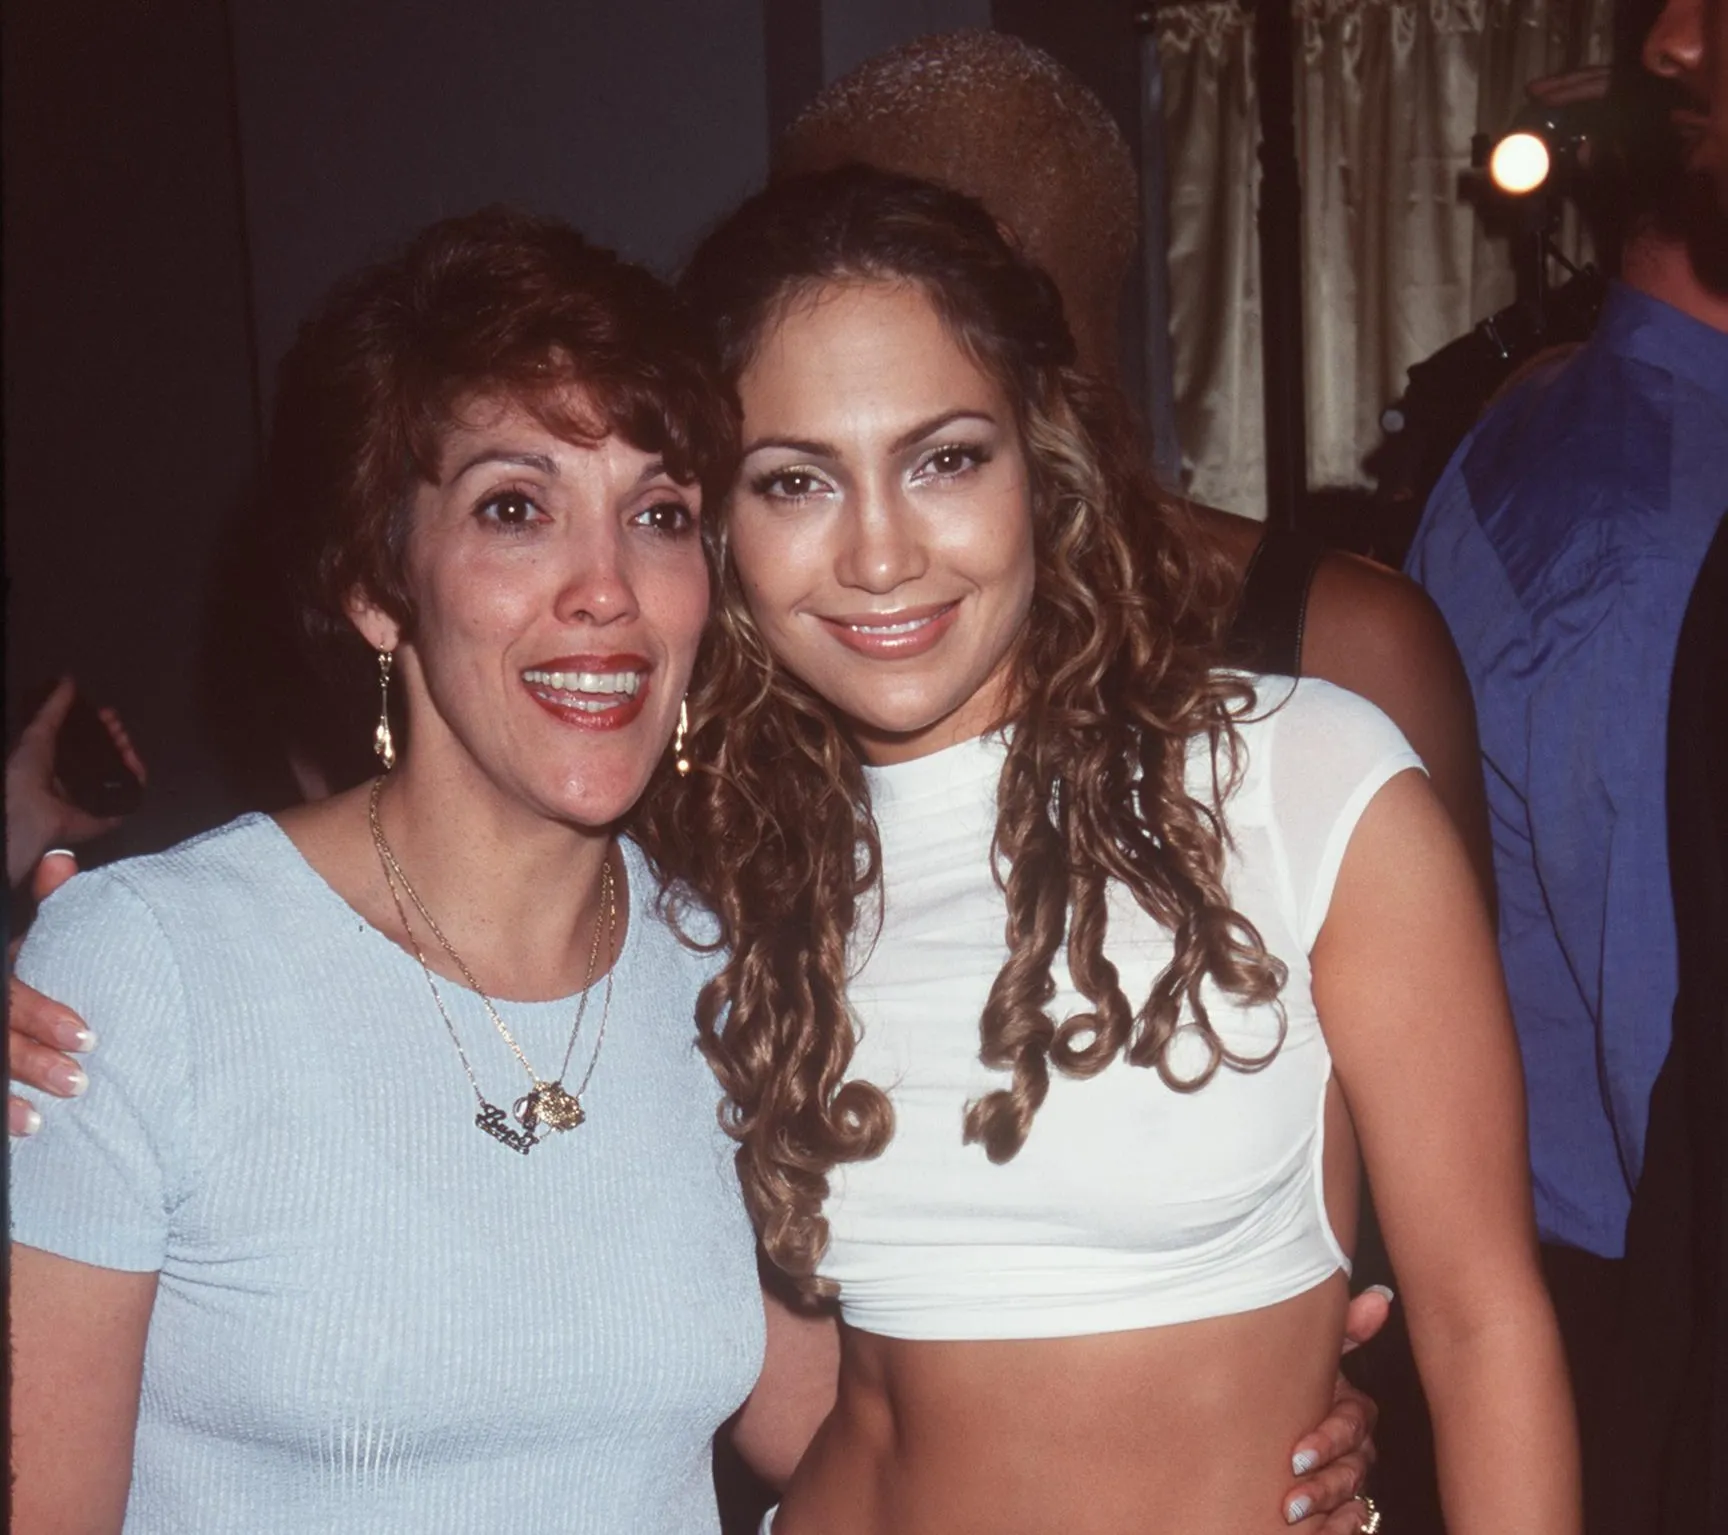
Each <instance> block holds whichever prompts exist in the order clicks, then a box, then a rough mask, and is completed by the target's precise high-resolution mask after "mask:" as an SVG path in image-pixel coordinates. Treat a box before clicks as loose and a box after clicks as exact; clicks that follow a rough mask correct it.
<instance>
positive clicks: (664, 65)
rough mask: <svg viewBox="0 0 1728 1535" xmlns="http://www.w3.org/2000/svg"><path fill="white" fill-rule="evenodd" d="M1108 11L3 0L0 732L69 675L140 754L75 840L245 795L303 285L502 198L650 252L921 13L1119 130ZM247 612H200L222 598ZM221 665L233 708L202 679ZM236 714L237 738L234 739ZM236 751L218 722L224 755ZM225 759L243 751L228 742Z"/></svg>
mask: <svg viewBox="0 0 1728 1535" xmlns="http://www.w3.org/2000/svg"><path fill="white" fill-rule="evenodd" d="M1133 11H1134V8H1133V7H1132V6H1130V5H1127V4H1124V3H1122V0H1064V3H1059V4H1058V3H1048V0H998V3H996V4H994V5H993V4H991V3H990V0H436V3H429V0H419V3H414V0H295V3H293V4H284V3H282V0H226V3H224V0H176V3H175V4H173V5H171V6H154V5H146V4H144V3H142V0H124V3H123V0H10V3H9V4H8V5H7V10H6V26H5V31H4V36H3V45H4V58H3V80H0V84H3V88H4V96H3V111H4V123H3V126H4V156H5V159H4V174H5V179H4V188H5V210H4V211H5V223H4V263H5V264H4V271H5V348H6V379H5V397H4V410H5V443H6V457H5V492H6V509H7V510H6V556H7V575H8V595H9V598H10V601H9V605H8V614H7V619H8V647H7V660H6V680H7V726H8V739H9V740H10V739H12V738H14V737H15V736H16V733H17V730H18V729H19V727H20V726H21V724H22V719H21V718H20V710H21V707H22V705H23V704H24V703H25V702H26V701H27V692H28V690H29V689H30V688H31V687H32V686H33V685H35V684H38V683H40V682H42V681H44V680H46V679H48V678H51V677H53V676H55V675H58V674H59V673H61V672H66V671H70V672H73V673H75V674H76V675H77V676H78V677H79V679H80V681H81V683H82V684H83V686H84V688H85V690H86V692H87V693H88V694H89V695H90V696H91V697H92V698H93V699H95V700H96V701H97V702H103V703H111V704H114V705H115V706H117V707H118V708H119V709H120V710H121V711H122V713H123V715H124V716H125V718H126V720H127V722H128V724H129V725H130V726H131V727H132V730H133V734H134V737H135V739H136V740H137V742H138V745H139V747H140V749H141V751H142V752H143V754H144V756H145V758H146V759H147V761H148V762H149V765H150V768H151V782H150V787H149V793H148V798H147V802H146V807H145V809H144V810H143V811H141V812H140V813H139V814H138V815H137V816H135V817H134V818H133V819H132V821H131V822H129V823H128V825H127V826H126V827H125V828H124V829H123V830H122V831H121V832H119V833H117V834H115V836H113V837H111V838H109V839H107V843H106V845H104V846H101V847H97V848H92V849H91V850H90V851H91V852H92V853H93V854H95V855H96V856H98V857H102V856H107V857H112V856H116V855H118V854H120V853H128V852H135V851H143V850H146V849H150V848H155V847H160V846H163V845H165V844H167V843H169V842H171V841H174V840H177V839H179V838H180V837H183V836H185V835H188V834H190V833H192V832H194V831H198V830H201V829H203V828H205V827H208V826H211V825H214V824H216V823H218V822H220V821H221V820H223V819H226V818H227V817H228V816H230V815H232V814H234V813H236V812H237V811H239V810H241V809H244V808H247V807H248V806H249V805H251V804H253V803H255V802H256V801H257V798H258V788H257V784H256V782H255V781H254V780H249V779H248V778H247V777H246V776H245V775H244V774H242V773H237V772H236V771H234V770H233V761H234V758H235V752H234V751H232V750H228V751H224V750H222V749H221V747H222V739H221V738H222V732H223V729H224V726H225V724H226V726H227V727H228V728H229V729H230V732H232V730H233V729H234V727H235V725H236V722H237V721H239V720H241V719H242V718H243V711H239V710H236V709H234V708H233V707H231V706H225V705H224V703H223V701H222V699H223V698H224V697H225V698H227V699H228V700H230V701H231V700H232V698H233V692H232V690H233V689H234V688H235V687H236V686H239V687H241V688H246V687H248V686H252V685H254V684H255V686H256V688H257V690H258V691H259V692H260V693H263V692H264V691H266V690H267V689H268V687H269V686H270V684H271V683H272V681H273V678H272V676H271V672H272V669H273V668H274V667H276V666H277V665H278V664H279V658H278V656H277V654H276V652H275V651H274V650H272V648H271V647H270V646H269V645H267V644H265V643H264V642H263V640H262V638H261V637H259V636H256V635H253V634H250V633H249V631H248V628H247V625H246V623H245V622H244V621H243V620H244V613H245V604H246V602H247V601H248V600H249V599H248V598H247V597H246V595H245V594H244V593H243V592H242V593H240V594H239V598H238V602H236V600H235V595H236V594H235V592H234V591H233V590H232V587H233V579H232V577H231V575H230V574H229V573H228V572H227V571H226V569H225V567H223V566H222V565H221V564H220V563H219V556H220V553H221V551H222V549H223V547H224V542H225V540H226V539H227V538H228V537H229V536H230V533H231V530H232V528H233V526H234V525H235V524H236V521H237V519H239V518H241V517H242V516H243V514H244V506H245V502H246V497H247V493H248V488H249V485H250V483H251V477H252V475H253V472H254V469H255V465H256V462H257V457H258V453H259V448H260V438H261V424H260V423H261V420H262V417H263V412H264V409H265V407H266V404H267V399H268V393H269V379H270V374H271V370H272V368H273V366H274V363H275V360H276V358H277V357H278V356H279V355H280V353H281V351H282V349H283V348H284V347H285V345H286V344H287V341H288V340H289V338H290V337H291V336H292V333H293V328H294V326H295V325H296V323H297V322H298V320H299V319H300V317H301V316H302V315H303V314H304V312H305V311H306V309H307V308H308V306H309V305H310V304H311V303H312V301H313V300H314V299H315V298H316V297H317V295H318V294H319V293H320V292H321V291H322V290H323V289H324V288H325V287H326V286H327V285H328V284H329V283H330V282H331V281H333V280H334V279H335V278H336V277H338V276H340V275H341V274H342V273H343V272H345V271H347V270H349V269H351V268H352V267H354V266H355V265H357V264H359V263H360V262H362V261H364V260H366V259H367V258H368V257H371V256H375V255H378V254H381V253H383V252H385V251H387V250H389V249H390V248H391V247H392V246H394V245H395V244H396V243H397V242H399V241H400V240H401V239H403V238H404V237H405V236H406V235H408V234H409V233H411V232H412V231H413V230H414V229H416V228H417V227H419V226H420V225H422V224H424V223H426V222H428V221H429V220H431V219H434V218H437V217H440V216H443V215H445V214H449V213H455V212H460V211H463V210H465V209H469V208H473V207H477V206H479V205H481V204H483V203H486V202H491V201H498V200H503V201H507V202H512V203H516V204H519V205H521V206H525V207H528V208H532V209H536V210H541V211H546V212H551V213H556V214H559V215H561V216H563V217H565V218H568V219H570V220H571V221H572V222H574V223H576V224H577V225H578V226H579V227H581V228H582V229H583V230H584V231H585V232H586V233H588V234H589V235H591V236H593V237H594V238H596V239H598V240H601V241H603V242H606V243H608V244H612V245H615V246H617V247H618V248H619V249H621V250H622V251H624V252H625V253H626V254H628V255H630V256H632V257H635V258H637V259H640V260H643V261H645V262H647V263H648V264H650V265H651V266H654V267H656V268H658V269H659V270H661V271H663V272H665V271H670V270H671V269H672V268H673V267H674V266H675V265H676V262H677V260H678V259H679V258H680V257H681V255H682V254H683V253H684V252H685V251H687V250H688V248H689V247H690V245H691V244H692V242H693V241H694V239H695V238H696V236H697V235H698V234H699V233H700V232H701V231H702V230H703V229H704V228H705V227H706V226H707V225H708V224H710V223H711V222H713V220H714V219H716V218H717V217H718V216H719V215H720V214H721V213H723V212H724V211H725V210H726V209H727V208H728V207H729V206H730V205H731V204H732V203H733V202H735V201H736V200H737V199H738V198H739V197H740V196H741V195H742V194H744V193H745V192H747V191H749V190H750V189H751V188H753V187H754V186H756V185H757V184H759V183H760V181H761V180H762V178H763V176H764V174H765V172H766V168H767V163H768V149H769V143H770V136H771V131H772V128H773V127H775V126H778V125H780V124H782V123H783V122H784V121H785V120H786V118H787V117H788V116H789V115H790V114H791V113H792V112H794V111H796V110H797V108H798V107H799V106H800V105H802V104H803V102H805V101H807V100H808V99H809V98H810V96H812V95H813V94H814V93H815V92H816V91H817V90H818V89H820V87H821V85H822V84H823V83H824V82H825V81H827V80H831V79H833V78H835V77H837V76H838V75H840V74H842V73H844V72H845V71H846V70H847V69H849V68H850V67H852V66H853V65H854V64H856V63H858V62H859V61H861V60H862V59H864V58H866V57H868V56H869V55H871V54H873V53H876V52H879V51H880V50H882V49H883V48H887V47H891V46H893V45H894V44H896V43H899V42H903V41H905V40H907V39H908V38H911V37H915V36H918V35H920V34H922V33H925V32H931V31H941V30H948V29H951V28H954V27H960V26H979V25H985V26H987V25H992V24H994V25H996V26H998V27H999V28H1002V29H1004V30H1008V31H1014V32H1018V33H1021V34H1022V35H1025V36H1028V37H1029V38H1031V39H1032V40H1033V41H1035V42H1037V43H1039V44H1040V45H1042V46H1044V47H1046V48H1048V49H1050V50H1051V51H1052V52H1054V53H1056V54H1057V55H1058V56H1059V57H1061V58H1063V59H1064V61H1065V62H1067V63H1068V64H1069V65H1070V66H1071V67H1073V68H1075V69H1076V70H1077V71H1078V72H1080V73H1081V74H1082V76H1083V77H1084V78H1086V79H1087V80H1088V81H1089V82H1090V83H1091V84H1092V85H1093V87H1094V88H1095V89H1097V90H1098V91H1099V93H1100V94H1101V95H1102V96H1104V97H1105V99H1106V100H1107V101H1108V102H1109V104H1110V105H1111V107H1112V109H1113V110H1115V111H1116V113H1117V115H1118V116H1119V118H1121V120H1122V122H1123V126H1124V129H1125V131H1126V133H1127V136H1128V138H1129V142H1130V143H1138V141H1139V131H1138V123H1137V120H1136V113H1137V96H1136V90H1137V85H1136V80H1137V76H1136V72H1135V71H1136V63H1135V59H1136V43H1135V36H1134V26H1133ZM224 595H226V596H227V598H228V600H227V602H226V607H227V609H228V610H229V612H230V615H232V611H233V610H234V609H235V607H236V606H238V608H239V610H240V613H241V617H242V621H241V622H238V623H234V622H229V623H227V625H226V626H225V627H224V628H222V629H220V630H218V629H216V628H215V627H213V622H214V621H213V619H212V611H213V608H221V607H222V606H224V603H223V600H222V599H223V598H224ZM216 674H220V675H221V676H223V677H225V678H226V679H227V680H226V683H225V685H226V686H227V687H228V688H229V690H230V691H229V692H228V693H227V694H226V695H219V694H217V693H215V692H214V691H213V687H212V684H211V680H210V679H211V677H212V676H213V675H216ZM243 728H248V729H249V728H252V727H251V726H249V725H248V726H245V727H243ZM228 744H229V745H230V746H232V745H233V743H232V742H229V743H228ZM241 755H243V753H242V754H241Z"/></svg>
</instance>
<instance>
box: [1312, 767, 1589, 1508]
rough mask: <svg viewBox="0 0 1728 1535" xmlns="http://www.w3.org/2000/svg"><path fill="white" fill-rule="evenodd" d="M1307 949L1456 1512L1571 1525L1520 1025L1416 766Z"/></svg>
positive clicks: (1363, 825)
mask: <svg viewBox="0 0 1728 1535" xmlns="http://www.w3.org/2000/svg"><path fill="white" fill-rule="evenodd" d="M1312 963H1313V985H1314V999H1315V1003H1316V1006H1317V1007H1318V1009H1319V1013H1320V1019H1321V1023H1322V1026H1323V1027H1324V1029H1325V1033H1326V1039H1327V1043H1328V1046H1329V1048H1330V1049H1331V1052H1332V1056H1333V1060H1334V1063H1335V1066H1336V1070H1337V1074H1338V1079H1339V1083H1340V1085H1341V1087H1342V1089H1343V1092H1344V1096H1345V1099H1346V1102H1347V1103H1348V1105H1349V1109H1350V1114H1351V1118H1352V1120H1353V1122H1354V1125H1355V1129H1356V1133H1357V1136H1358V1139H1359V1140H1360V1143H1361V1146H1362V1151H1363V1155H1364V1159H1365V1161H1366V1164H1367V1168H1368V1175H1369V1178H1370V1180H1371V1181H1372V1184H1373V1187H1374V1194H1375V1203H1376V1207H1377V1209H1378V1211H1379V1213H1380V1218H1381V1224H1382V1227H1383V1229H1384V1231H1385V1235H1386V1239H1387V1245H1388V1248H1389V1251H1390V1253H1391V1256H1392V1261H1393V1265H1394V1267H1395V1268H1396V1270H1397V1272H1398V1276H1399V1286H1400V1290H1401V1293H1402V1296H1403V1299H1404V1302H1405V1305H1406V1307H1407V1313H1408V1317H1409V1324H1410V1333H1411V1341H1412V1344H1413V1346H1414V1349H1415V1353H1416V1360H1417V1364H1418V1367H1419V1368H1420V1370H1421V1374H1422V1380H1423V1386H1424V1388H1425V1390H1426V1393H1427V1395H1428V1398H1429V1402H1430V1404H1431V1406H1432V1409H1433V1414H1434V1424H1435V1441H1436V1449H1437V1452H1438V1458H1439V1465H1440V1481H1441V1491H1442V1497H1443V1501H1444V1504H1445V1510H1446V1516H1447V1528H1448V1529H1450V1530H1452V1531H1454V1532H1457V1535H1474V1532H1477V1531H1481V1532H1484V1535H1486V1532H1489V1531H1499V1530H1504V1529H1513V1528H1516V1529H1519V1530H1527V1531H1532V1532H1538V1531H1539V1532H1542V1535H1576V1532H1577V1530H1578V1529H1579V1528H1580V1517H1581V1516H1580V1512H1579V1494H1578V1458H1577V1445H1576V1436H1575V1431H1574V1428H1573V1422H1572V1408H1571V1399H1570V1394H1569V1391H1568V1387H1567V1382H1566V1369H1565V1363H1564V1359H1563V1356H1562V1353H1561V1348H1560V1341H1559V1334H1558V1331H1557V1329H1556V1327H1555V1324H1554V1317H1553V1312H1552V1309H1551V1307H1550V1305H1549V1303H1548V1298H1547V1293H1546V1291H1545V1289H1544V1288H1543V1284H1542V1279H1541V1274H1540V1271H1539V1269H1538V1266H1537V1258H1536V1238H1535V1226H1534V1219H1533V1214H1532V1209H1531V1200H1530V1178H1529V1160H1528V1149H1527V1146H1526V1143H1525V1129H1524V1123H1525V1122H1524V1099H1523V1087H1522V1074H1521V1069H1520V1063H1519V1056H1518V1048H1517V1042H1516V1039H1515V1037H1514V1035H1513V1031H1512V1023H1511V1017H1510V1013H1509V1011H1508V1008H1507V1004H1506V996H1505V986H1504V982H1503V981H1502V978H1501V974H1500V966H1499V957H1498V954H1497V952H1496V949H1495V944H1494V937H1493V933H1492V931H1491V928H1490V924H1489V920H1488V916H1487V912H1486V910H1485V908H1484V904H1483V901H1482V896H1481V891H1480V889H1479V886H1478V882H1477V880H1476V878H1475V877H1474V875H1473V872H1472V870H1471V867H1470V864H1469V862H1468V860H1467V859H1466V857H1465V854H1464V851H1463V849H1462V847H1461V846H1460V843H1459V839H1458V836H1457V833H1456V831H1455V829H1454V827H1453V825H1452V823H1451V820H1450V817H1449V815H1448V814H1447V811H1446V810H1445V809H1444V808H1443V806H1442V804H1441V802H1440V800H1439V798H1438V797H1437V795H1436V794H1435V792H1434V791H1433V790H1432V789H1431V788H1430V787H1429V785H1428V784H1427V783H1426V782H1425V781H1424V780H1423V778H1422V776H1421V775H1420V774H1418V773H1415V772H1405V773H1400V774H1398V775H1397V776H1396V777H1394V778H1392V779H1391V780H1390V781H1389V782H1388V783H1387V784H1386V785H1385V786H1384V787H1383V788H1381V789H1380V791H1379V792H1378V793H1377V794H1376V795H1375V796H1374V798H1373V800H1372V801H1371V802H1370V803H1369V805H1368V807H1367V809H1366V810H1365V811H1364V812H1363V814H1362V816H1361V819H1360V820H1359V821H1358V823H1357V825H1356V828H1355V830H1354V832H1353V834H1352V836H1351V838H1350V841H1349V844H1348V846H1347V848H1346V850H1345V854H1344V859H1343V863H1342V866H1341V867H1340V869H1339V873H1338V879H1337V883H1336V885H1335V887H1334V889H1333V892H1332V896H1331V901H1330V904H1329V907H1328V910H1327V913H1326V917H1325V921H1324V924H1323V926H1322V928H1321V931H1320V936H1319V939H1318V941H1317V942H1316V944H1315V946H1314V951H1313V955H1312Z"/></svg>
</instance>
